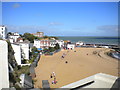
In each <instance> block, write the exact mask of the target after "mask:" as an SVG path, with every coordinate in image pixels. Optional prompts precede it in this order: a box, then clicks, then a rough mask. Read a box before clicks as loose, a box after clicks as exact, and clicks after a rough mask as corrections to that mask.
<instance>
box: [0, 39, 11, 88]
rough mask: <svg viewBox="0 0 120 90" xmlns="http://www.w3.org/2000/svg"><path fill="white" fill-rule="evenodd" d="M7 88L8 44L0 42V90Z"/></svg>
mask: <svg viewBox="0 0 120 90" xmlns="http://www.w3.org/2000/svg"><path fill="white" fill-rule="evenodd" d="M2 88H9V70H8V44H7V42H6V41H3V40H0V90H2Z"/></svg>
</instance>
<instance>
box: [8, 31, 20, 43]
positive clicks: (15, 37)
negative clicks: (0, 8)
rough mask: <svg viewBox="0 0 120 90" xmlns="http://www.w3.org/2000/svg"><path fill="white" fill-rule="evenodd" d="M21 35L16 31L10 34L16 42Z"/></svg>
mask: <svg viewBox="0 0 120 90" xmlns="http://www.w3.org/2000/svg"><path fill="white" fill-rule="evenodd" d="M19 37H20V35H19V34H18V33H17V32H15V33H12V35H9V38H12V39H13V40H14V42H17V39H18V38H19Z"/></svg>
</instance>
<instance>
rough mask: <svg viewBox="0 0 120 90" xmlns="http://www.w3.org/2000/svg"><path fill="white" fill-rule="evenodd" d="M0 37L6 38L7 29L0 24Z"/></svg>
mask: <svg viewBox="0 0 120 90" xmlns="http://www.w3.org/2000/svg"><path fill="white" fill-rule="evenodd" d="M0 37H2V39H6V37H7V29H6V27H4V26H0Z"/></svg>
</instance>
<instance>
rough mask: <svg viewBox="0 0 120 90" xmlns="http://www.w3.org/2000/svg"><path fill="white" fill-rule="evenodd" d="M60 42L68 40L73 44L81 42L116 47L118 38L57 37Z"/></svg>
mask: <svg viewBox="0 0 120 90" xmlns="http://www.w3.org/2000/svg"><path fill="white" fill-rule="evenodd" d="M57 37H58V38H59V39H61V40H70V41H71V42H73V43H75V42H78V41H82V42H84V43H91V44H109V45H118V41H119V40H120V37H119V38H118V37H81V36H57Z"/></svg>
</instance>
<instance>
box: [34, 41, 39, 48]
mask: <svg viewBox="0 0 120 90" xmlns="http://www.w3.org/2000/svg"><path fill="white" fill-rule="evenodd" d="M33 46H35V47H36V48H40V40H34V44H33Z"/></svg>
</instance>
